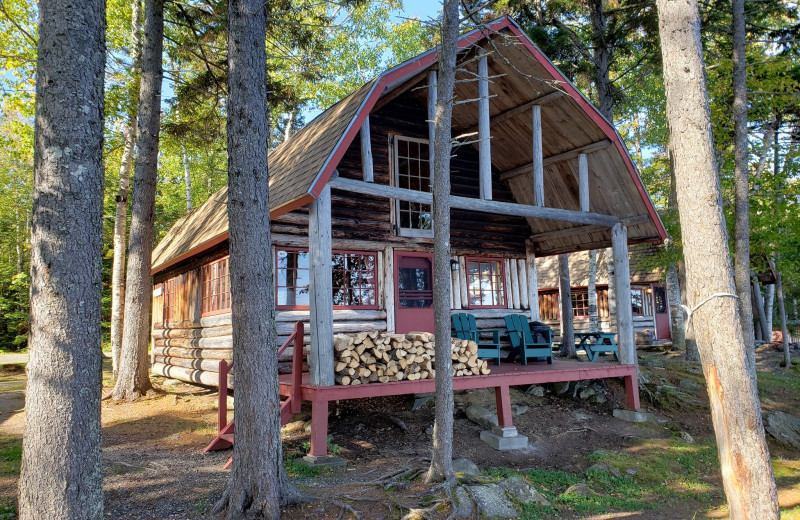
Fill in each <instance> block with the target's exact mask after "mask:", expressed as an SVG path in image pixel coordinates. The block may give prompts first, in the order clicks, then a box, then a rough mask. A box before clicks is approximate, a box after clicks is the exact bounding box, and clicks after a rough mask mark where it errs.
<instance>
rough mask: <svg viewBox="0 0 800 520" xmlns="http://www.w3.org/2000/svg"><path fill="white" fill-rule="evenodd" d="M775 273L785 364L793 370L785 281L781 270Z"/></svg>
mask: <svg viewBox="0 0 800 520" xmlns="http://www.w3.org/2000/svg"><path fill="white" fill-rule="evenodd" d="M775 273H776V275H777V277H778V283H777V286H778V313H779V314H780V316H781V335H782V336H783V362H784V364H785V365H786V369H787V370H789V369H790V368H792V354H791V350H790V348H789V326H788V324H787V323H786V304H785V300H784V296H783V280H782V278H781V272H780V270H778V269H776V270H775Z"/></svg>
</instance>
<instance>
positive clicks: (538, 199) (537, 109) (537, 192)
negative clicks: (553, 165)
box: [533, 105, 544, 206]
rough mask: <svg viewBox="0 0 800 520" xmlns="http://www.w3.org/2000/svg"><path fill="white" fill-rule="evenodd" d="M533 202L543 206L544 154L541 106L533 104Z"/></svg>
mask: <svg viewBox="0 0 800 520" xmlns="http://www.w3.org/2000/svg"><path fill="white" fill-rule="evenodd" d="M533 201H534V202H533V203H534V205H536V206H544V155H543V154H542V107H541V105H533Z"/></svg>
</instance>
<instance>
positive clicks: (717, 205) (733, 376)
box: [656, 0, 779, 520]
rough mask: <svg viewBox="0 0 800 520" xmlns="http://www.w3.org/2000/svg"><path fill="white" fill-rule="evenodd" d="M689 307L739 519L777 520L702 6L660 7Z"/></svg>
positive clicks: (663, 3) (670, 1) (690, 1)
mask: <svg viewBox="0 0 800 520" xmlns="http://www.w3.org/2000/svg"><path fill="white" fill-rule="evenodd" d="M656 5H657V8H658V16H659V28H660V34H661V52H662V56H663V66H664V87H665V92H666V108H667V119H668V123H669V129H670V134H669V146H670V150H671V152H672V154H673V157H674V161H675V163H674V164H675V180H676V191H677V201H678V211H679V215H680V222H681V231H682V238H683V245H684V258H685V261H686V284H687V289H688V291H687V293H688V294H687V300H688V303H689V308H690V309H692V311H691V313H690V319H691V326H692V327H693V328H694V331H695V333H696V339H697V345H698V348H699V350H700V359H701V364H702V367H703V373H704V374H705V377H706V381H707V387H708V394H709V401H710V406H711V420H712V423H713V425H714V432H715V435H716V440H717V446H718V449H719V459H720V465H721V467H722V481H723V485H724V488H725V493H726V494H727V497H728V506H729V510H730V517H731V519H732V520H744V519H752V518H758V519H763V520H771V519H777V518H778V515H779V512H778V500H777V492H776V488H775V480H774V477H773V473H772V466H771V464H770V459H769V451H768V449H767V444H766V441H765V439H764V427H763V424H762V422H761V408H760V405H759V401H758V394H757V392H756V389H755V384H754V382H753V379H752V374H751V373H750V371H749V370H748V362H747V357H746V353H745V347H746V345H745V338H744V335H743V332H742V325H741V318H740V315H739V306H738V304H737V302H736V300H737V298H736V296H735V294H733V293H734V291H735V286H734V281H733V272H732V268H731V261H730V256H729V253H728V243H727V236H726V235H727V234H726V232H725V220H724V215H723V212H722V197H721V192H720V185H719V178H718V177H717V165H716V160H715V156H714V145H713V140H712V135H711V115H710V111H709V105H708V93H707V90H706V82H705V72H704V70H705V68H704V63H703V55H702V45H701V40H700V16H699V13H698V9H697V2H696V0H657V2H656Z"/></svg>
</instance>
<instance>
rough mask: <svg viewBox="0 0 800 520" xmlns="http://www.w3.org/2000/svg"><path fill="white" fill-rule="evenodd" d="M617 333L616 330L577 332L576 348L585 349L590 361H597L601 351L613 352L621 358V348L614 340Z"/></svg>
mask: <svg viewBox="0 0 800 520" xmlns="http://www.w3.org/2000/svg"><path fill="white" fill-rule="evenodd" d="M616 335H617V333H616V332H576V333H575V349H576V350H580V349H583V350H585V351H586V357H587V358H589V361H597V357H598V356H599V355H600V353H601V352H608V353H612V352H613V353H614V356H615V357H616V358H617V359H619V348H618V347H617V343H616V342H615V341H614V337H615V336H616Z"/></svg>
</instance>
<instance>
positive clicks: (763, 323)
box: [753, 278, 772, 343]
mask: <svg viewBox="0 0 800 520" xmlns="http://www.w3.org/2000/svg"><path fill="white" fill-rule="evenodd" d="M753 294H754V295H755V300H756V312H757V313H758V324H759V327H760V328H761V339H762V340H763V341H766V342H767V343H769V342H771V341H772V329H771V328H770V324H769V321H768V320H767V312H766V309H765V308H764V294H763V293H762V292H761V284H760V283H758V280H757V279H755V278H753Z"/></svg>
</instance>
